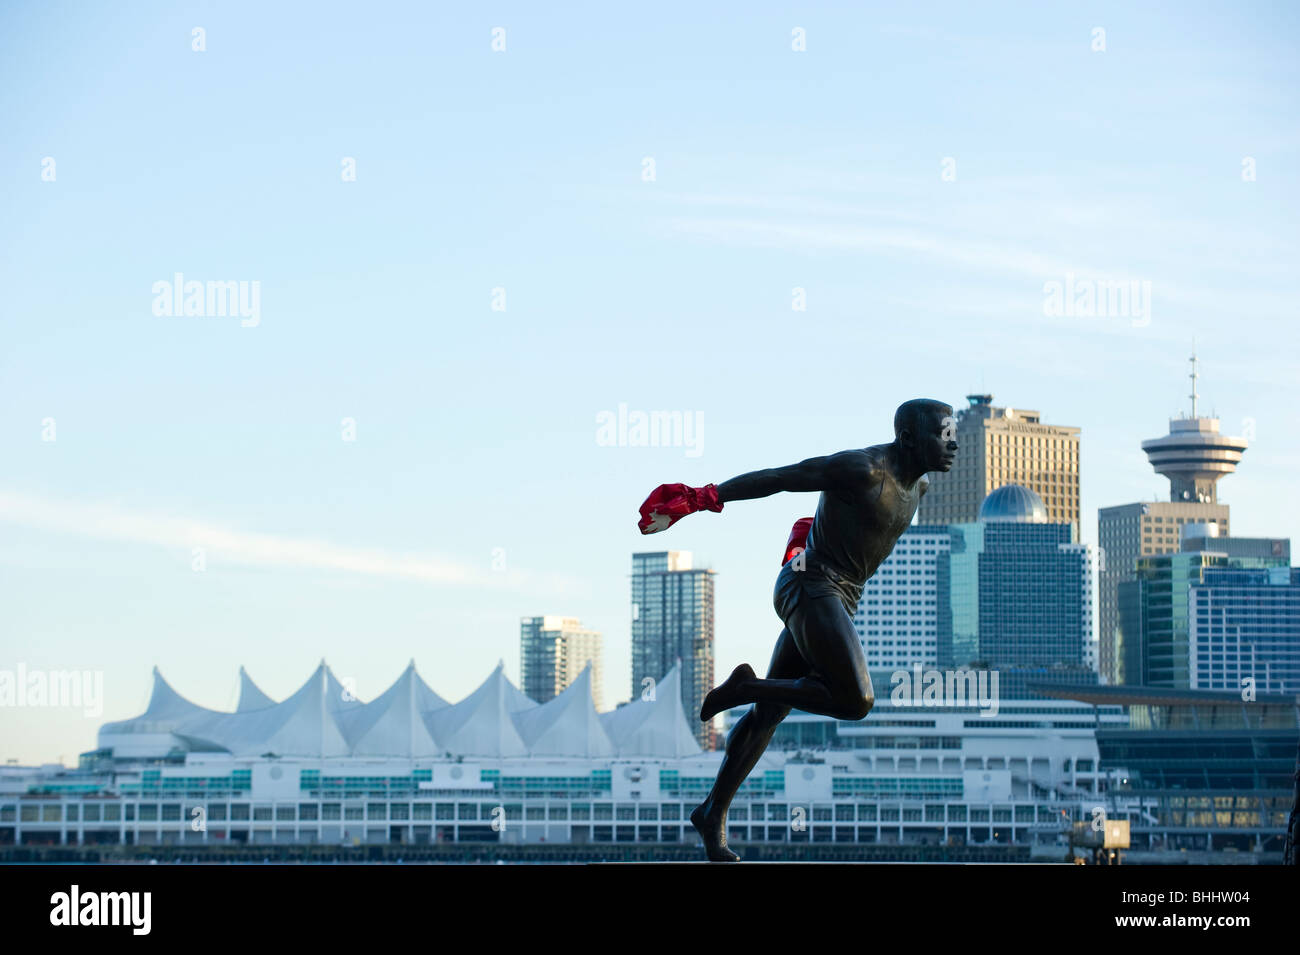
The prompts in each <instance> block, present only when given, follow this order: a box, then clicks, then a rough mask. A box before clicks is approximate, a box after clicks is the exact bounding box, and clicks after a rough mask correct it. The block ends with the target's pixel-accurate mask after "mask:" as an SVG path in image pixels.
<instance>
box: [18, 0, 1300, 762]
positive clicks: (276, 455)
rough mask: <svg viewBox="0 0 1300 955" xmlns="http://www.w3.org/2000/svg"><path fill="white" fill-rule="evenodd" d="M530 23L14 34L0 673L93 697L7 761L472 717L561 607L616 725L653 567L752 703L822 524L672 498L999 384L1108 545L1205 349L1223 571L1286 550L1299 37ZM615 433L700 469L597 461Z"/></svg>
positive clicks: (1049, 7)
mask: <svg viewBox="0 0 1300 955" xmlns="http://www.w3.org/2000/svg"><path fill="white" fill-rule="evenodd" d="M535 6H536V5H529V4H491V5H488V6H481V5H469V4H465V5H462V8H463V9H462V10H461V11H459V12H458V11H457V10H454V9H450V8H448V7H447V6H446V5H439V6H438V7H434V6H433V5H430V4H385V3H375V4H366V5H360V6H358V5H355V4H343V5H338V6H331V5H322V4H310V5H308V4H300V5H294V4H259V3H221V4H175V3H133V4H129V5H121V4H117V5H111V6H110V5H106V4H92V3H85V4H59V3H49V4H45V3H41V4H37V3H23V4H18V3H11V4H7V5H5V7H4V9H3V11H0V80H2V82H0V128H3V130H4V132H3V135H2V136H0V222H2V223H3V229H2V230H0V242H2V243H3V245H2V246H0V250H2V252H3V255H2V256H0V281H2V282H3V288H4V293H5V294H4V296H3V301H2V302H0V322H2V323H3V327H2V331H3V339H2V340H0V399H2V400H0V449H2V454H0V462H2V464H3V467H2V468H0V668H11V667H13V666H15V665H16V663H17V662H18V661H22V662H24V663H25V664H26V665H27V666H28V667H29V668H31V667H44V668H50V669H102V670H103V671H104V686H105V693H106V700H105V710H104V715H103V716H102V717H100V718H98V719H87V718H85V717H82V716H79V715H77V714H75V713H70V712H68V711H51V710H31V709H29V710H0V756H3V757H5V758H19V759H21V760H22V761H24V762H32V761H40V760H45V759H55V758H58V757H60V756H61V757H62V758H63V759H64V760H65V761H67V762H72V761H74V760H75V758H76V754H77V753H78V752H80V751H83V750H86V749H89V748H91V747H92V746H93V744H94V731H95V729H96V727H97V726H98V724H99V722H100V721H101V720H102V719H109V718H120V717H125V716H129V715H132V714H134V713H136V712H139V711H140V710H141V709H142V707H143V705H144V702H145V700H146V698H147V694H148V689H149V671H150V667H151V666H153V665H154V664H157V665H159V666H160V667H161V668H162V670H163V673H164V674H165V675H166V676H167V677H168V679H169V680H171V682H172V683H173V684H174V685H175V686H176V687H177V688H178V689H180V690H181V691H182V692H184V693H186V694H187V695H189V696H190V697H191V698H193V699H195V700H197V701H199V702H201V703H203V704H205V705H209V706H214V707H224V706H231V705H233V703H234V694H235V689H236V686H237V680H236V672H237V668H238V666H239V665H240V664H241V663H242V664H245V665H247V666H248V668H249V670H250V671H251V673H252V674H253V675H254V677H255V678H256V679H257V680H258V681H259V683H260V684H261V685H262V687H263V689H265V690H266V691H267V692H269V693H271V694H272V695H273V696H276V697H277V698H279V697H282V696H284V695H286V694H287V693H289V692H290V691H292V690H293V689H294V688H296V687H297V686H298V685H299V684H300V683H301V681H302V680H303V679H305V678H306V676H307V675H308V674H309V672H310V671H311V669H312V668H313V666H314V665H315V664H316V662H317V661H318V660H319V659H320V658H321V657H325V658H326V659H327V660H328V661H329V662H330V664H331V665H332V666H333V667H334V668H335V670H336V672H337V673H338V674H339V675H340V676H351V677H354V678H355V679H356V681H357V686H358V691H359V693H360V695H361V696H362V697H363V698H370V697H372V696H374V695H376V694H377V693H378V692H380V691H381V690H382V689H384V688H385V687H386V686H387V685H388V684H389V683H390V682H391V681H392V680H393V679H394V678H396V676H397V675H398V674H399V673H400V671H401V670H402V668H403V666H404V665H405V664H406V662H407V660H408V659H410V658H412V657H414V658H415V660H416V663H417V665H418V666H419V667H420V669H421V671H422V673H423V674H424V676H425V677H426V678H427V679H428V680H429V682H430V683H431V684H432V685H433V687H434V688H435V689H436V690H437V691H438V692H439V693H441V694H442V695H443V696H446V697H448V698H451V699H457V698H459V697H461V696H463V695H464V694H465V693H467V692H468V691H469V690H471V689H472V688H473V687H474V686H476V685H477V684H478V682H479V681H480V680H482V679H483V677H484V676H486V674H487V673H488V672H489V671H490V669H491V668H492V667H493V666H494V665H495V663H496V661H497V660H498V659H501V658H504V659H505V661H506V664H507V671H508V673H509V674H510V675H511V676H512V677H513V678H515V679H517V678H518V665H519V661H518V618H519V617H520V616H522V615H532V614H541V613H560V614H565V615H571V616H577V617H580V618H581V619H582V620H583V622H584V623H585V624H586V625H588V626H591V627H594V628H596V629H599V630H601V631H603V632H604V634H605V641H606V678H605V679H606V682H605V699H606V701H607V703H608V704H610V705H612V704H613V703H614V702H616V701H618V700H621V699H625V698H626V697H627V695H628V691H629V685H628V684H629V661H630V652H629V646H628V632H629V623H628V621H629V610H628V601H629V595H628V580H627V574H628V571H629V569H630V563H631V560H630V555H631V553H632V552H633V551H634V550H638V549H655V548H674V549H685V550H692V551H694V552H695V554H696V556H697V560H698V561H701V562H706V563H711V564H712V565H713V566H714V567H715V568H716V569H717V570H718V572H719V577H718V604H717V613H718V634H717V637H718V645H717V650H718V668H719V671H720V673H725V672H727V671H728V670H730V668H731V667H733V666H734V665H735V664H736V663H738V662H740V661H741V660H749V661H750V662H751V663H753V664H755V665H756V666H759V665H765V664H766V661H767V657H768V655H769V653H770V648H771V644H772V641H773V639H774V638H775V636H776V634H777V632H778V631H779V629H780V624H779V622H778V621H777V619H776V617H775V615H774V614H773V612H772V609H771V590H772V584H773V580H774V578H775V574H776V571H777V569H778V566H777V565H778V560H779V554H780V551H781V547H782V545H783V544H784V541H785V537H786V534H787V532H788V531H789V527H790V524H791V522H792V521H793V520H794V519H795V518H797V517H801V516H804V515H805V514H808V513H811V511H812V508H813V506H814V499H813V497H812V496H811V495H798V496H793V495H784V496H778V497H775V498H772V499H768V500H765V501H760V502H747V503H738V504H734V505H729V506H728V507H727V509H726V511H725V512H724V513H722V514H703V515H698V516H695V517H693V518H690V519H688V520H687V521H685V522H683V523H681V524H678V525H677V526H675V527H674V528H673V529H672V530H670V531H668V532H667V533H665V534H662V535H659V536H657V537H653V538H644V539H643V538H641V537H640V535H639V534H638V533H637V531H636V527H635V522H636V516H637V515H636V508H637V505H638V504H639V503H640V502H641V500H642V499H643V498H644V496H645V495H646V494H647V493H648V492H649V491H650V490H651V489H652V488H653V487H654V486H655V485H657V484H659V483H662V482H666V481H685V482H689V483H692V484H697V485H699V484H705V483H708V482H710V481H714V482H719V481H722V480H725V479H726V478H728V477H731V476H733V475H735V474H737V473H740V472H743V471H746V470H750V469H753V468H757V467H765V466H771V465H777V464H784V463H788V462H790V461H794V460H799V459H801V458H803V457H807V456H810V455H813V454H820V453H825V452H829V451H834V450H839V449H841V448H844V447H852V446H861V445H864V444H870V443H876V442H880V441H885V440H888V439H889V437H890V430H889V429H890V420H891V416H892V413H893V409H894V407H895V406H896V405H897V404H898V403H899V402H900V401H902V400H904V399H906V398H911V397H916V396H926V397H937V398H942V399H945V400H947V401H950V402H952V403H953V404H957V405H960V404H962V403H963V396H964V395H965V394H967V393H969V392H971V391H989V392H992V393H993V394H994V395H995V396H996V401H997V403H999V404H1010V405H1013V406H1019V407H1027V408H1036V409H1039V410H1040V411H1042V413H1043V415H1044V418H1045V420H1047V421H1050V422H1056V423H1061V424H1071V425H1077V426H1079V427H1081V428H1082V429H1083V434H1082V442H1083V443H1082V462H1083V487H1082V493H1083V503H1084V508H1085V515H1086V517H1085V522H1084V534H1085V538H1086V539H1088V540H1091V541H1095V538H1096V530H1095V528H1096V516H1095V514H1096V508H1097V507H1099V506H1106V505H1110V504H1120V503H1125V502H1128V501H1132V500H1137V499H1144V498H1145V499H1149V498H1152V497H1160V498H1164V497H1165V496H1167V487H1168V485H1167V482H1165V481H1164V480H1163V479H1160V478H1159V477H1157V476H1156V475H1155V474H1154V473H1153V472H1152V471H1151V470H1150V468H1149V466H1148V465H1147V464H1146V461H1145V458H1144V456H1143V455H1142V454H1141V451H1140V448H1139V442H1140V441H1141V440H1142V439H1144V438H1149V437H1156V436H1158V435H1160V434H1162V433H1164V431H1165V429H1166V426H1167V418H1168V417H1169V415H1171V414H1173V413H1175V412H1177V411H1179V410H1183V409H1185V408H1186V406H1187V404H1188V402H1187V400H1186V398H1185V397H1184V396H1185V395H1186V394H1187V391H1188V382H1187V379H1186V378H1185V377H1184V376H1185V375H1186V372H1187V361H1186V359H1187V356H1188V354H1189V353H1190V349H1191V344H1192V340H1193V338H1194V339H1195V341H1196V343H1197V348H1198V350H1199V352H1200V354H1201V356H1202V359H1203V363H1202V372H1203V378H1202V383H1201V393H1202V396H1203V399H1202V400H1203V407H1205V408H1207V409H1216V410H1217V411H1218V413H1219V414H1220V415H1221V417H1222V418H1223V421H1224V428H1225V430H1228V431H1231V432H1234V433H1240V432H1241V431H1242V430H1243V429H1245V428H1248V427H1250V428H1252V429H1253V434H1254V439H1253V441H1252V442H1251V447H1250V450H1249V451H1247V453H1246V456H1245V461H1244V463H1243V464H1242V467H1241V469H1240V471H1239V473H1238V474H1236V475H1234V476H1232V477H1230V478H1228V479H1226V480H1225V481H1224V482H1223V484H1222V485H1221V490H1222V497H1223V499H1224V500H1225V501H1227V502H1228V503H1230V504H1231V505H1232V508H1233V526H1234V530H1235V531H1236V533H1238V534H1249V535H1265V534H1268V535H1286V536H1292V537H1300V515H1298V510H1300V509H1298V508H1297V506H1296V504H1295V498H1294V493H1295V492H1294V474H1295V472H1296V470H1297V468H1298V467H1300V454H1297V451H1296V449H1295V447H1294V443H1293V440H1292V437H1293V435H1294V431H1295V428H1294V413H1295V411H1294V405H1295V393H1296V385H1295V383H1296V381H1297V380H1298V379H1300V369H1298V368H1297V358H1296V355H1297V349H1296V343H1297V332H1296V324H1295V322H1296V317H1295V316H1296V302H1297V300H1300V282H1298V281H1297V274H1296V263H1297V252H1298V251H1300V241H1298V239H1297V234H1296V225H1295V223H1296V222H1297V221H1300V215H1298V213H1300V210H1298V209H1297V198H1298V191H1297V185H1296V167H1297V161H1298V160H1300V149H1298V148H1297V147H1298V146H1300V135H1298V132H1297V130H1298V129H1300V127H1298V126H1297V114H1298V112H1300V110H1298V109H1297V106H1298V104H1297V82H1296V80H1297V69H1298V67H1297V63H1298V62H1300V58H1297V56H1296V45H1297V36H1298V33H1300V31H1298V30H1297V19H1298V18H1300V13H1297V8H1296V7H1295V6H1294V5H1291V4H1285V3H1279V4H1233V5H1228V4H1214V5H1210V4H1185V3H1177V4H1174V3H1171V4H1159V5H1143V7H1144V8H1143V9H1141V10H1134V9H1131V7H1132V5H1131V4H1127V3H1114V4H1088V5H1077V6H1074V7H1073V8H1072V9H1071V8H1070V5H1064V4H1028V3H1027V4H1015V5H993V6H992V7H991V8H990V7H988V6H987V5H980V7H979V8H978V9H975V8H973V7H972V5H967V4H962V3H944V4H917V3H908V4H897V5H862V4H843V5H815V4H814V5H809V4H792V5H785V4H757V5H755V4H727V5H720V6H718V7H716V8H715V9H712V10H710V9H707V8H703V7H701V6H699V5H696V4H656V5H654V6H653V7H644V6H636V7H628V8H626V9H621V10H620V9H618V8H612V7H610V6H609V5H606V4H590V5H584V6H581V7H579V6H575V5H560V6H562V7H563V9H562V10H559V11H556V10H546V11H543V10H539V9H535ZM498 26H499V27H504V28H505V30H506V34H505V36H506V49H505V51H504V52H499V53H498V52H493V51H492V49H491V40H492V36H491V31H492V29H493V28H494V27H498ZM194 27H202V28H203V29H204V30H205V31H206V46H207V49H206V51H205V52H202V53H198V52H194V51H193V50H192V49H191V30H192V28H194ZM796 27H801V28H803V29H804V30H805V31H806V36H807V50H806V52H794V51H793V50H792V49H791V31H792V30H793V29H794V28H796ZM1096 27H1101V28H1103V29H1104V30H1105V45H1106V49H1105V51H1104V52H1094V51H1093V50H1092V48H1091V47H1092V43H1093V29H1094V28H1096ZM46 157H51V158H53V159H54V161H55V170H56V178H55V180H54V181H53V182H49V181H43V180H42V177H41V172H42V161H43V160H44V159H45V158H46ZM344 157H353V158H354V159H355V160H356V169H357V178H356V181H355V182H344V181H342V179H341V175H340V170H341V163H342V160H343V158H344ZM646 157H652V158H653V159H654V161H655V171H656V179H655V181H653V182H646V181H643V180H642V168H643V159H645V158H646ZM947 157H951V158H952V159H953V160H955V169H956V178H955V180H954V181H945V180H944V179H943V178H942V177H941V172H942V169H943V160H944V159H945V158H947ZM1245 157H1250V158H1252V159H1253V160H1254V161H1255V168H1256V171H1257V178H1256V180H1255V181H1252V182H1247V181H1243V179H1242V174H1241V170H1242V162H1243V159H1244V158H1245ZM176 272H182V273H184V274H185V276H186V277H187V278H189V279H198V280H203V281H206V280H236V281H250V282H251V281H257V282H259V283H260V289H261V312H260V324H258V325H257V327H253V328H246V327H241V325H240V321H239V319H237V318H231V317H210V318H199V317H179V316H178V317H158V316H155V315H154V314H153V312H152V308H151V305H152V301H153V296H152V292H151V287H152V285H153V283H155V282H157V281H160V280H170V279H171V277H172V275H173V274H174V273H176ZM1067 272H1073V273H1075V274H1076V275H1079V276H1088V275H1092V276H1105V277H1110V278H1115V279H1124V280H1139V281H1149V282H1151V283H1152V307H1151V313H1150V322H1149V324H1140V325H1135V324H1134V322H1133V321H1131V320H1130V319H1128V318H1116V317H1110V318H1081V317H1073V318H1049V317H1047V316H1045V315H1044V309H1043V303H1044V293H1043V286H1044V283H1045V282H1050V281H1062V280H1064V278H1065V274H1066V273H1067ZM494 287H503V288H505V289H506V304H507V308H506V311H504V312H499V311H493V310H492V309H491V307H490V304H491V296H492V289H493V288H494ZM795 287H800V288H804V289H806V290H807V291H806V294H807V303H808V308H807V311H806V312H795V311H792V309H791V290H792V289H793V288H795ZM620 403H625V404H626V405H627V406H628V407H629V408H630V409H633V410H655V409H668V410H680V411H684V412H689V413H692V414H694V413H698V414H699V415H700V416H701V419H702V421H703V434H702V444H701V452H702V453H701V454H699V456H692V457H688V456H687V455H686V453H685V449H682V448H636V447H605V446H601V445H600V444H598V443H597V441H596V417H597V415H598V414H599V413H600V412H601V411H605V410H615V409H617V407H618V405H619V404H620ZM345 417H352V418H354V419H355V420H356V423H357V424H356V427H357V437H356V440H355V441H353V442H345V441H343V440H342V439H341V436H340V422H341V419H343V418H345ZM46 418H53V419H55V423H56V428H57V440H56V441H54V442H49V441H42V421H43V419H46ZM1247 419H1250V420H1249V421H1247ZM196 541H206V542H208V557H207V560H208V565H207V570H206V571H205V572H203V573H195V572H193V571H192V570H191V566H190V564H191V551H190V548H191V547H192V546H194V542H196ZM494 548H501V549H503V552H504V556H505V563H506V569H505V570H504V571H502V570H497V569H494V567H493V550H494Z"/></svg>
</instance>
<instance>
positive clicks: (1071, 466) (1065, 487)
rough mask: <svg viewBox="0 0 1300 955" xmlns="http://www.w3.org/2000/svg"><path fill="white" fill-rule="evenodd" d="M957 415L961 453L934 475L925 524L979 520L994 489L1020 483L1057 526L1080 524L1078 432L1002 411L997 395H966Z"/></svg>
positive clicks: (1031, 414) (1032, 414) (1029, 414)
mask: <svg viewBox="0 0 1300 955" xmlns="http://www.w3.org/2000/svg"><path fill="white" fill-rule="evenodd" d="M966 400H967V401H968V402H970V407H968V408H964V409H963V410H961V411H959V412H958V413H957V443H958V444H959V445H960V447H961V450H960V451H959V452H958V454H957V459H956V461H954V462H953V466H952V470H951V471H948V472H947V473H943V472H935V473H933V474H931V475H930V490H929V491H928V492H927V493H926V495H925V497H923V498H921V506H920V508H919V509H918V511H917V515H918V516H917V520H918V522H919V523H921V524H962V523H971V522H973V521H976V520H978V519H979V510H980V504H981V503H982V502H983V500H984V498H985V497H986V496H987V495H988V494H990V493H991V492H992V491H993V490H994V489H996V488H999V487H1002V486H1003V485H1005V484H1019V485H1021V486H1023V487H1027V488H1029V489H1030V490H1031V491H1034V492H1035V493H1036V494H1038V496H1039V497H1041V498H1042V499H1043V505H1044V507H1046V509H1047V519H1048V520H1049V521H1051V522H1053V523H1065V524H1074V525H1075V526H1076V527H1077V526H1078V523H1079V429H1078V428H1074V427H1069V426H1067V425H1053V424H1043V422H1042V420H1041V416H1040V415H1039V413H1038V412H1037V411H1029V410H1026V409H1023V408H998V407H995V406H994V405H993V396H992V395H967V396H966Z"/></svg>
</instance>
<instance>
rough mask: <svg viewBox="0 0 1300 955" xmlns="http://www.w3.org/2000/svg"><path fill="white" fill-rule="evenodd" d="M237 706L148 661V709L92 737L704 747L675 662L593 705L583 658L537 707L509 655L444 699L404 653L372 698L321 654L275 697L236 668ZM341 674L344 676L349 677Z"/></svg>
mask: <svg viewBox="0 0 1300 955" xmlns="http://www.w3.org/2000/svg"><path fill="white" fill-rule="evenodd" d="M239 679H240V688H239V704H238V706H237V708H236V710H235V712H233V713H226V712H222V711H219V710H210V709H207V708H206V707H203V706H199V705H198V704H196V703H192V702H191V701H189V700H187V699H186V698H185V697H183V696H181V695H180V694H179V693H177V692H176V691H175V690H174V689H172V687H171V685H170V684H168V683H167V681H166V680H164V679H163V677H162V674H161V673H159V672H158V668H157V667H155V668H154V671H153V691H152V693H151V695H150V697H149V704H148V706H147V707H146V708H145V711H144V713H142V714H140V715H139V716H137V717H134V718H133V719H129V720H120V721H118V722H114V723H105V724H104V725H103V726H102V727H101V728H100V731H99V746H100V748H101V749H107V750H111V751H112V752H113V754H114V756H116V757H118V758H124V759H125V758H149V757H158V756H165V755H167V754H169V753H172V752H175V751H177V750H180V751H191V752H197V751H214V750H215V751H222V752H229V753H233V754H235V755H237V756H261V755H265V754H267V753H273V754H275V755H278V756H316V757H322V756H375V757H385V756H386V757H407V758H417V757H436V756H441V755H446V754H451V755H456V756H483V757H497V758H501V757H516V756H530V755H531V756H555V757H560V756H569V757H610V756H662V757H674V756H691V755H695V754H697V753H699V752H700V748H699V746H698V744H697V743H696V742H695V737H694V736H693V735H692V733H691V728H690V725H689V723H688V722H687V720H686V717H685V714H684V713H683V712H682V692H681V671H680V668H679V667H673V669H672V670H670V671H669V672H668V673H667V674H666V675H665V676H664V678H663V679H662V680H661V681H660V682H659V684H658V686H657V687H656V693H655V699H653V700H637V701H636V702H633V703H629V704H627V705H626V706H623V707H620V708H619V709H617V710H615V711H614V712H612V713H605V714H603V715H602V714H598V713H597V712H596V708H595V705H594V704H593V702H592V692H591V683H592V669H591V667H590V666H588V667H587V668H586V669H584V670H583V672H582V674H581V675H580V676H579V677H578V679H577V680H575V681H574V683H573V684H572V685H571V686H570V687H569V688H568V689H566V690H565V691H564V692H563V693H561V694H560V695H559V696H557V697H556V698H555V699H553V700H551V701H549V702H547V703H546V704H544V705H542V706H538V705H537V704H536V703H534V702H533V701H532V700H530V699H529V698H528V697H527V696H525V695H524V694H523V693H522V692H520V690H519V688H518V687H516V686H515V685H514V684H513V683H511V682H510V681H509V680H508V679H506V675H505V664H504V663H501V664H498V665H497V667H496V669H494V670H493V671H492V673H491V674H490V675H489V676H488V678H487V679H486V680H484V681H483V683H482V684H481V685H480V686H479V687H478V688H477V689H476V690H475V691H474V692H473V693H471V694H470V695H469V696H467V697H465V699H463V700H461V701H460V702H459V703H456V704H454V705H450V704H448V703H447V701H446V700H444V699H443V698H442V697H440V696H439V695H438V694H437V693H435V692H434V691H433V690H432V689H430V688H429V685H428V684H427V683H425V682H424V680H423V679H421V678H420V675H419V673H417V672H416V669H415V663H414V661H412V662H411V663H410V664H409V665H408V666H407V667H406V669H405V670H404V671H402V675H401V676H400V677H398V678H397V680H396V681H395V682H394V683H393V685H392V686H390V687H389V688H388V689H387V690H385V691H384V692H383V693H381V694H380V695H379V696H378V697H376V698H375V699H373V700H371V701H370V702H369V703H363V702H362V701H361V700H359V699H357V698H356V697H355V695H354V694H353V693H352V692H351V686H350V684H349V683H348V681H340V680H339V679H338V678H337V677H336V676H335V675H334V673H333V672H332V671H331V670H330V668H329V667H328V666H326V664H325V662H324V661H323V660H322V661H321V663H320V665H319V666H317V668H316V669H315V671H314V672H313V673H312V675H311V676H310V677H308V679H307V681H306V682H305V683H303V685H302V686H301V687H299V689H298V690H297V691H296V692H295V693H293V695H291V696H290V697H288V698H287V699H285V700H283V701H281V702H279V703H277V702H275V701H274V700H272V699H271V698H270V697H269V696H267V695H266V694H265V693H263V692H262V691H261V690H260V689H259V688H258V687H257V685H256V684H255V683H254V682H253V680H252V678H251V677H250V676H249V675H248V673H247V672H246V671H245V670H244V669H243V668H242V667H241V668H240V671H239ZM345 684H348V685H346V686H345Z"/></svg>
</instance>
